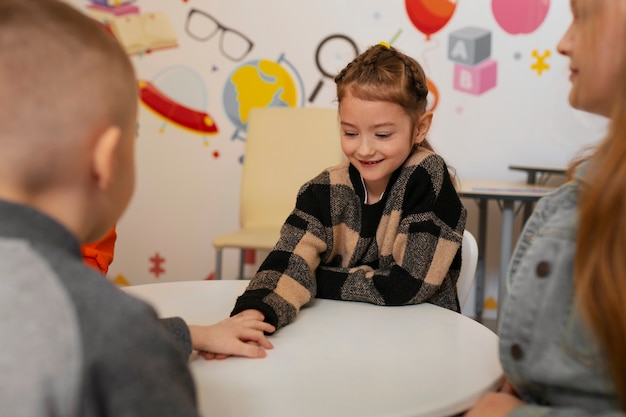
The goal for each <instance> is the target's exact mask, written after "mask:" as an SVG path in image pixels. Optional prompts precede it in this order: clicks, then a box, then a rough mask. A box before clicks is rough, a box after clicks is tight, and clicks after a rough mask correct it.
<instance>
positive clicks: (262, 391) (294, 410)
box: [124, 281, 502, 417]
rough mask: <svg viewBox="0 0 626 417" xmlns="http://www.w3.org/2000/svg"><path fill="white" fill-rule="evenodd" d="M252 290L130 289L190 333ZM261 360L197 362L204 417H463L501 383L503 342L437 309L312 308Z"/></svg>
mask: <svg viewBox="0 0 626 417" xmlns="http://www.w3.org/2000/svg"><path fill="white" fill-rule="evenodd" d="M247 284H248V282H247V281H184V282H169V283H159V284H147V285H137V286H131V287H125V288H124V290H125V291H126V292H127V293H128V294H132V295H134V296H136V297H138V298H141V299H143V300H145V301H147V302H149V303H150V304H152V305H153V306H154V307H155V308H156V310H157V313H158V314H159V316H160V317H171V316H179V317H182V318H183V319H185V320H186V321H187V323H188V324H210V323H214V322H217V321H219V320H222V319H224V318H225V317H228V315H229V313H230V311H231V310H232V308H233V306H234V303H235V299H236V298H237V296H238V295H240V294H241V293H242V292H243V291H244V289H245V287H246V285H247ZM270 340H271V341H272V343H273V345H274V349H273V350H269V351H268V356H267V357H266V358H263V359H247V358H238V357H231V358H227V359H225V360H221V361H218V360H212V361H206V360H204V359H202V358H200V357H197V356H195V357H193V359H192V360H191V362H190V368H191V371H192V374H193V376H194V378H195V381H196V386H197V392H198V402H199V408H200V412H201V413H202V415H204V416H205V417H229V416H232V417H235V416H236V417H247V416H249V417H309V416H310V417H333V416H341V417H384V416H386V417H418V416H420V417H427V416H432V417H444V416H451V415H454V414H457V413H460V412H462V411H464V410H466V409H468V408H469V407H470V406H471V405H472V404H474V403H475V402H476V401H477V400H478V398H479V397H480V396H481V395H482V394H483V393H485V392H486V391H488V390H492V389H495V388H496V387H497V385H498V384H499V381H500V379H501V376H502V368H501V366H500V362H499V359H498V338H497V336H496V335H495V334H494V333H493V332H492V331H491V330H489V329H488V328H486V327H485V326H483V325H481V324H480V323H478V322H475V321H474V320H472V319H470V318H468V317H465V316H463V315H461V314H458V313H454V312H452V311H449V310H446V309H444V308H441V307H437V306H434V305H431V304H421V305H415V306H402V307H380V306H375V305H371V304H366V303H356V302H346V301H334V300H321V299H316V300H314V301H313V302H312V303H311V304H310V305H309V306H307V307H305V308H303V309H302V310H301V312H300V314H299V316H298V317H297V319H296V321H294V322H293V323H292V324H290V325H288V326H286V327H284V328H282V329H280V330H279V331H278V332H276V334H274V335H272V336H270Z"/></svg>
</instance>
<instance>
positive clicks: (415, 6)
mask: <svg viewBox="0 0 626 417" xmlns="http://www.w3.org/2000/svg"><path fill="white" fill-rule="evenodd" d="M456 3H457V0H405V1H404V4H405V6H406V12H407V14H408V15H409V19H411V23H413V26H415V27H416V28H417V30H419V31H420V32H422V33H423V34H425V35H426V39H427V40H430V35H432V34H433V33H435V32H437V31H439V30H441V28H443V27H444V26H445V25H446V24H447V23H448V21H449V20H450V18H451V17H452V15H453V14H454V10H456Z"/></svg>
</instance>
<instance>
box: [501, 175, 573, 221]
mask: <svg viewBox="0 0 626 417" xmlns="http://www.w3.org/2000/svg"><path fill="white" fill-rule="evenodd" d="M509 169H511V170H514V171H523V172H526V184H539V185H546V184H547V182H548V180H549V179H550V177H551V176H552V175H565V174H567V169H566V168H562V167H548V166H537V165H509ZM532 212H533V202H528V203H526V204H525V206H524V223H526V220H528V218H529V217H530V215H531V214H532Z"/></svg>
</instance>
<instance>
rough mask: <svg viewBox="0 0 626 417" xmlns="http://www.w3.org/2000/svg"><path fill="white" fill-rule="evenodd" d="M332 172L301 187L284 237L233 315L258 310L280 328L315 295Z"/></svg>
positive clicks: (239, 301)
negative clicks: (248, 310) (316, 273)
mask: <svg viewBox="0 0 626 417" xmlns="http://www.w3.org/2000/svg"><path fill="white" fill-rule="evenodd" d="M329 189H330V184H329V175H328V172H324V173H322V174H320V175H319V176H318V177H317V178H315V179H314V180H312V181H310V182H308V183H306V184H305V185H303V186H302V188H301V189H300V191H299V193H298V198H297V201H296V207H295V209H294V210H293V212H292V213H291V214H290V215H289V217H288V218H287V220H286V221H285V224H284V225H283V227H282V229H281V236H280V239H279V240H278V242H277V243H276V246H275V247H274V249H273V250H272V251H271V252H270V253H269V254H268V256H267V258H265V260H264V261H263V263H262V264H261V266H260V268H259V270H258V271H257V273H256V274H255V276H254V278H253V279H252V280H251V282H250V284H249V285H248V288H247V289H246V291H245V292H244V294H243V295H241V296H240V297H239V298H238V299H237V302H236V304H235V308H234V309H233V311H232V313H231V315H234V314H237V313H238V312H240V311H243V310H247V309H254V310H259V311H261V312H262V313H263V314H264V316H265V321H267V322H268V323H271V324H273V325H274V326H276V327H277V328H280V327H283V326H285V325H286V324H289V323H291V322H292V321H293V319H294V318H295V317H296V315H297V313H298V311H299V310H300V308H301V307H302V306H303V305H305V304H306V303H308V302H309V301H310V300H311V299H312V298H313V297H315V295H316V292H317V283H316V280H315V272H314V271H315V270H316V269H317V267H318V265H319V264H320V257H321V254H323V253H325V252H327V249H328V242H327V241H326V239H327V232H328V230H327V228H326V227H324V222H325V221H324V220H323V219H326V222H328V221H330V209H329V207H330V193H329Z"/></svg>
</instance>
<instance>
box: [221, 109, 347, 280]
mask: <svg viewBox="0 0 626 417" xmlns="http://www.w3.org/2000/svg"><path fill="white" fill-rule="evenodd" d="M343 159H344V155H343V152H342V150H341V141H340V135H339V122H338V115H337V110H335V109H330V108H314V107H259V108H253V109H251V110H250V114H249V118H248V128H247V136H246V144H245V150H244V162H243V167H242V179H241V191H240V196H241V197H240V203H239V226H240V227H239V229H238V230H236V231H233V232H231V233H226V234H222V235H219V236H216V237H215V238H214V239H213V247H214V248H215V252H216V264H215V279H221V275H222V250H223V249H224V248H239V249H240V262H239V277H238V278H240V279H241V278H244V277H243V271H244V251H245V250H246V249H255V250H271V249H273V248H274V245H275V244H276V242H277V241H278V238H279V237H280V228H281V226H282V225H283V223H284V222H285V220H286V219H287V216H288V215H289V213H291V211H292V210H293V208H294V207H295V204H296V197H297V194H298V190H299V189H300V187H301V186H302V185H303V184H304V183H305V182H306V181H308V180H310V179H313V177H315V176H316V175H317V174H319V173H320V172H322V170H324V169H325V168H328V167H330V166H333V165H337V164H339V163H340V162H341V161H343Z"/></svg>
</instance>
